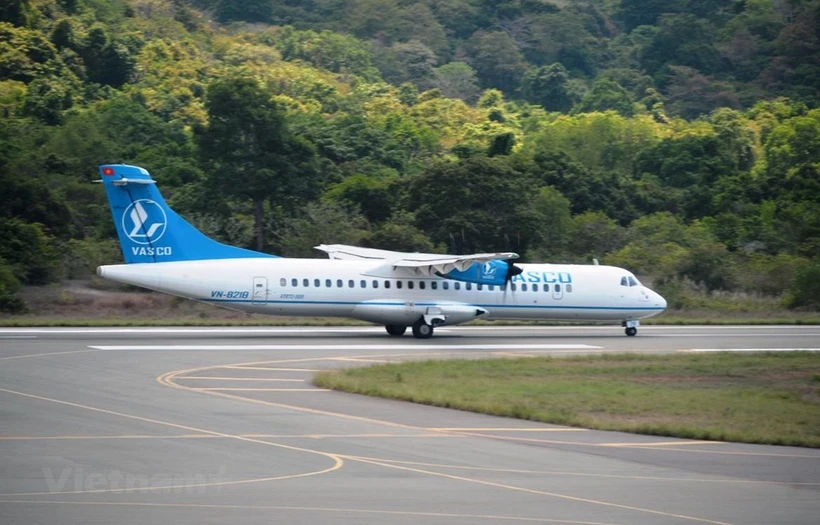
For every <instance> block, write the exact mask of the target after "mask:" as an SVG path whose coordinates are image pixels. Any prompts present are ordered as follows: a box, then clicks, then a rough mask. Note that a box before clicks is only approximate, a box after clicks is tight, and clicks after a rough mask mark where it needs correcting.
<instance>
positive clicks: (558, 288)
mask: <svg viewBox="0 0 820 525" xmlns="http://www.w3.org/2000/svg"><path fill="white" fill-rule="evenodd" d="M555 291H556V292H560V291H561V285H560V284H556V285H555Z"/></svg>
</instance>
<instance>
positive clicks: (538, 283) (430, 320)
mask: <svg viewBox="0 0 820 525" xmlns="http://www.w3.org/2000/svg"><path fill="white" fill-rule="evenodd" d="M99 173H100V176H101V180H100V181H97V182H102V184H103V186H104V187H105V192H106V195H107V197H108V201H109V205H110V207H111V213H112V215H113V218H114V224H115V225H116V229H117V235H118V237H119V241H120V247H121V249H122V253H123V256H124V259H125V264H113V265H104V266H100V267H98V268H97V275H99V276H100V277H103V278H105V279H110V280H113V281H117V282H121V283H126V284H130V285H134V286H139V287H143V288H148V289H150V290H155V291H158V292H164V293H168V294H172V295H176V296H180V297H185V298H188V299H192V300H195V301H201V302H204V303H210V304H215V305H219V306H222V307H227V308H231V309H234V310H239V311H242V312H249V313H262V314H272V315H283V316H311V317H313V316H317V317H348V318H354V319H359V320H362V321H367V322H370V323H376V324H379V325H383V326H384V327H385V329H386V330H387V333H388V334H390V335H391V336H401V335H404V334H405V332H406V331H407V328H408V327H411V329H412V333H413V336H415V337H416V338H418V339H427V338H429V337H431V336H432V335H433V331H434V329H435V328H436V327H439V326H451V325H457V324H461V323H467V322H469V321H473V320H475V319H490V320H510V319H516V320H557V321H609V322H620V323H621V326H623V327H624V329H625V333H626V335H628V336H634V335H636V334H637V333H638V327H639V326H640V319H644V318H647V317H651V316H653V315H657V314H659V313H661V312H663V311H664V310H665V309H666V300H665V299H664V298H663V297H661V296H660V295H659V294H658V293H656V292H654V291H652V290H650V289H649V288H647V287H646V286H643V285H642V284H641V283H640V282H639V281H638V279H637V278H636V277H635V276H634V275H633V274H632V273H631V272H629V271H627V270H624V269H622V268H616V267H613V266H604V265H597V264H596V265H569V264H513V263H512V262H511V261H512V260H513V259H516V258H518V255H517V254H515V253H512V252H497V253H479V254H472V255H441V254H427V253H403V252H393V251H387V250H377V249H373V248H359V247H355V246H345V245H339V244H331V245H325V244H322V245H319V246H317V247H316V248H317V249H318V250H321V251H324V252H325V253H327V254H328V256H329V258H328V259H295V258H284V257H277V256H275V255H270V254H266V253H261V252H256V251H252V250H247V249H244V248H239V247H234V246H229V245H226V244H222V243H220V242H217V241H215V240H213V239H211V238H209V237H207V236H206V235H204V234H203V233H202V232H200V231H199V230H197V229H196V228H195V227H194V226H193V225H191V224H190V223H189V222H187V221H186V220H185V219H183V218H182V217H181V216H179V215H178V214H177V213H176V212H174V211H173V210H172V209H171V208H169V207H168V205H167V204H166V203H165V200H164V199H163V198H162V195H161V194H160V192H159V190H158V189H157V186H156V182H155V181H154V180H153V179H152V178H151V175H150V174H149V173H148V171H147V170H145V169H143V168H141V167H138V166H130V165H126V164H103V165H101V166H99Z"/></svg>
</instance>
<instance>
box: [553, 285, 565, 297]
mask: <svg viewBox="0 0 820 525" xmlns="http://www.w3.org/2000/svg"><path fill="white" fill-rule="evenodd" d="M563 297H564V285H563V284H559V283H555V284H553V285H552V298H553V299H562V298H563Z"/></svg>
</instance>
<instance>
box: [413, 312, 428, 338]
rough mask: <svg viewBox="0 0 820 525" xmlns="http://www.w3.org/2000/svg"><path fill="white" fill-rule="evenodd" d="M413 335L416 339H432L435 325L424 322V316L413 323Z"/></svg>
mask: <svg viewBox="0 0 820 525" xmlns="http://www.w3.org/2000/svg"><path fill="white" fill-rule="evenodd" d="M413 337H415V338H416V339H430V338H431V337H433V325H429V324H427V323H426V322H424V317H422V318H420V319H419V320H418V321H416V322H415V323H413Z"/></svg>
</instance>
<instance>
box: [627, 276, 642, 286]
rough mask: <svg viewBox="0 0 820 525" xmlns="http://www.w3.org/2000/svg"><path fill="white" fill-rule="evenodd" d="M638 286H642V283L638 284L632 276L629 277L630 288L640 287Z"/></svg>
mask: <svg viewBox="0 0 820 525" xmlns="http://www.w3.org/2000/svg"><path fill="white" fill-rule="evenodd" d="M638 284H640V283H638V280H637V279H635V278H634V277H632V276H631V275H630V276H629V286H638Z"/></svg>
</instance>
